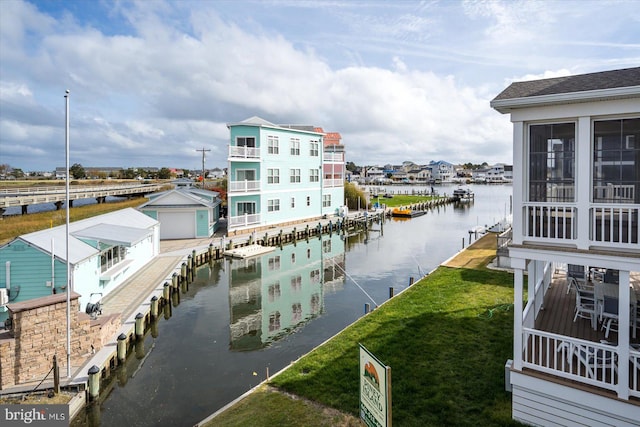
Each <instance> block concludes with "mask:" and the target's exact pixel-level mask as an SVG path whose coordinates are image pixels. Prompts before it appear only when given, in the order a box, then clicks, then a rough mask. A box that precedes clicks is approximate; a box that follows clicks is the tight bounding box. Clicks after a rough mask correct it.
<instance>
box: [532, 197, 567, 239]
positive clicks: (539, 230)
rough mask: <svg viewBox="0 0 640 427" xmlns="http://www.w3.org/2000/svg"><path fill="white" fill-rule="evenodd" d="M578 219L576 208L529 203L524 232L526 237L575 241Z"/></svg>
mask: <svg viewBox="0 0 640 427" xmlns="http://www.w3.org/2000/svg"><path fill="white" fill-rule="evenodd" d="M576 217H577V210H576V208H575V207H574V206H567V205H565V206H561V205H551V204H546V203H527V204H525V205H524V217H523V218H524V229H523V230H524V233H525V236H526V237H534V238H541V239H562V240H573V239H576V238H577V229H578V228H577V221H576Z"/></svg>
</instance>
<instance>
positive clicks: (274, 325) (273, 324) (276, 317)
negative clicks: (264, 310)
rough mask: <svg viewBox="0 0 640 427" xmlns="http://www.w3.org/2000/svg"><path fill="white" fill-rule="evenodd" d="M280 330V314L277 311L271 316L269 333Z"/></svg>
mask: <svg viewBox="0 0 640 427" xmlns="http://www.w3.org/2000/svg"><path fill="white" fill-rule="evenodd" d="M278 330H280V312H279V311H276V312H274V313H271V314H270V315H269V332H275V331H278Z"/></svg>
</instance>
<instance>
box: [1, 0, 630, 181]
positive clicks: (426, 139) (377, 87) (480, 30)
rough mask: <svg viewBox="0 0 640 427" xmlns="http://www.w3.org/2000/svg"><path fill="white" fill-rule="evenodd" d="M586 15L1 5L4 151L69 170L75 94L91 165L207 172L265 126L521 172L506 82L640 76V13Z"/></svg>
mask: <svg viewBox="0 0 640 427" xmlns="http://www.w3.org/2000/svg"><path fill="white" fill-rule="evenodd" d="M575 6H576V3H575V2H571V1H567V2H554V8H550V7H549V5H548V4H547V2H544V1H543V2H517V3H516V2H500V1H490V2H473V3H472V2H464V3H458V2H444V3H440V2H410V1H406V2H397V3H392V2H384V3H378V2H358V3H357V4H355V3H352V2H331V3H329V2H279V1H275V2H269V3H262V2H251V3H246V2H188V1H181V2H155V1H154V2H137V3H109V2H105V3H98V2H96V3H86V4H83V7H86V8H89V9H91V8H94V9H97V10H94V9H91V10H88V11H87V14H86V16H85V14H83V13H81V12H82V10H77V9H76V10H75V14H71V13H70V12H68V11H64V10H62V9H64V3H62V2H60V3H58V2H50V3H45V4H44V5H43V7H46V8H47V9H46V10H45V9H43V10H42V11H38V10H37V9H36V7H34V6H33V5H31V4H29V3H25V2H20V1H11V2H0V19H1V21H0V23H2V26H1V27H2V28H0V35H1V36H2V37H0V107H2V113H3V114H2V116H1V117H0V152H1V153H2V156H3V158H5V157H6V159H7V160H6V161H4V159H3V163H10V164H11V165H12V166H15V167H20V168H22V169H24V170H30V169H32V168H33V169H45V166H46V168H48V169H50V168H51V167H54V166H56V165H57V164H58V163H59V161H57V160H56V161H55V163H56V164H51V163H52V162H53V160H51V159H50V158H57V157H56V156H53V155H52V156H47V152H48V151H49V150H53V151H52V153H56V155H57V153H58V151H59V149H60V146H61V144H62V143H63V135H64V128H63V126H64V122H63V119H64V104H63V96H62V95H63V93H64V90H65V89H70V90H71V98H70V100H71V136H72V138H71V144H72V155H73V156H75V158H76V161H77V162H80V163H83V164H85V163H86V164H87V165H96V164H95V163H96V162H97V161H99V162H105V163H109V164H110V165H122V166H125V167H135V166H138V165H143V164H144V165H146V166H168V167H187V168H193V167H198V165H199V164H200V162H201V158H200V157H199V154H198V153H197V152H196V150H197V149H201V148H203V147H205V148H208V149H211V150H212V151H211V152H210V154H208V160H207V161H208V163H207V164H208V165H210V166H212V167H213V166H225V165H226V155H227V145H228V138H229V134H228V129H227V128H226V126H225V123H229V122H237V121H240V120H243V119H245V118H247V117H250V116H253V115H258V116H261V117H263V118H265V119H267V120H269V121H272V122H274V123H297V124H301V123H303V124H312V125H316V126H322V127H323V128H324V129H325V130H327V131H338V132H341V133H342V136H343V142H344V143H345V146H346V150H347V160H348V161H353V162H355V163H356V164H385V163H401V162H402V161H404V160H412V161H415V162H418V163H426V162H428V161H430V160H447V161H450V162H468V161H471V162H483V161H487V162H489V163H495V162H506V163H508V162H510V161H511V146H510V144H511V125H510V123H509V120H508V117H506V116H502V115H500V114H498V113H497V112H495V111H493V110H492V109H491V108H490V107H489V101H490V100H491V99H492V98H493V97H494V96H495V95H497V94H498V93H499V92H500V91H502V90H503V89H504V88H505V87H506V85H507V84H509V83H510V82H512V81H515V80H527V79H532V78H547V77H555V76H560V75H567V74H576V73H581V72H590V71H599V70H601V69H603V67H605V66H606V67H608V68H611V67H613V66H620V67H622V66H631V65H630V64H634V62H633V61H636V62H635V65H637V63H638V58H640V45H639V44H638V43H637V40H638V38H637V37H635V38H633V37H630V38H625V37H621V34H624V31H625V30H626V31H627V32H628V31H631V30H630V28H633V26H632V25H631V24H632V23H636V24H637V22H638V12H637V11H636V8H634V7H632V2H624V1H623V2H621V3H618V6H617V7H618V9H620V10H622V9H626V12H628V13H627V14H626V15H627V18H626V19H625V18H624V17H617V18H616V19H612V20H611V22H612V23H613V24H615V27H611V26H609V27H608V28H607V29H606V30H605V29H602V28H596V27H593V26H591V27H592V28H596V29H594V30H593V31H589V32H587V31H586V30H584V29H582V28H583V26H586V25H587V24H590V23H593V22H596V21H599V20H603V19H606V18H607V17H608V16H613V15H611V13H612V12H610V11H609V10H608V9H607V8H606V7H604V6H601V5H599V4H592V3H588V4H587V5H586V6H583V7H581V8H580V11H581V15H580V16H581V18H580V19H583V20H584V25H571V22H569V21H570V19H571V17H570V16H571V15H567V14H566V12H567V10H570V9H571V8H572V7H575ZM587 6H588V7H587ZM590 10H593V11H595V12H592V13H589V11H590ZM91 12H93V13H91ZM596 14H597V15H599V16H596ZM91 16H102V17H103V18H102V19H101V20H100V21H92V20H91V19H89V18H88V17H91ZM616 16H617V15H616ZM559 24H562V25H559ZM576 58H579V59H576ZM608 68H605V69H608ZM19 143H20V144H27V145H29V146H30V147H32V150H33V152H36V153H39V155H36V156H34V155H23V154H22V153H27V152H28V151H29V147H23V148H20V149H17V148H15V147H14V145H17V144H19ZM98 166H99V165H98Z"/></svg>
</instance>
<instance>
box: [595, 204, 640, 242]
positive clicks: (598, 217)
mask: <svg viewBox="0 0 640 427" xmlns="http://www.w3.org/2000/svg"><path fill="white" fill-rule="evenodd" d="M589 216H590V223H591V229H590V236H589V238H590V240H592V241H594V242H598V244H605V246H606V244H610V246H616V247H619V246H620V244H629V245H633V246H637V244H638V242H640V229H639V228H638V216H640V208H639V207H638V206H637V205H635V206H624V205H617V206H600V205H599V204H598V205H596V204H594V205H591V209H590V211H589Z"/></svg>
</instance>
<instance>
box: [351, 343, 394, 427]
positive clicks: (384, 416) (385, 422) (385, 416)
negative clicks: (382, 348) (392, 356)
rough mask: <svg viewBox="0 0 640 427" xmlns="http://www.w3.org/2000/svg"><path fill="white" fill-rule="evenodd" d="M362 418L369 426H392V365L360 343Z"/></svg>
mask: <svg viewBox="0 0 640 427" xmlns="http://www.w3.org/2000/svg"><path fill="white" fill-rule="evenodd" d="M359 377H360V418H361V419H362V420H363V421H364V423H365V424H366V425H367V426H368V427H391V367H389V366H385V365H384V364H383V363H382V362H380V361H379V360H378V359H377V358H376V357H375V356H374V355H373V354H371V353H370V352H369V350H367V349H366V348H365V347H364V346H363V345H362V344H360V373H359Z"/></svg>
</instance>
